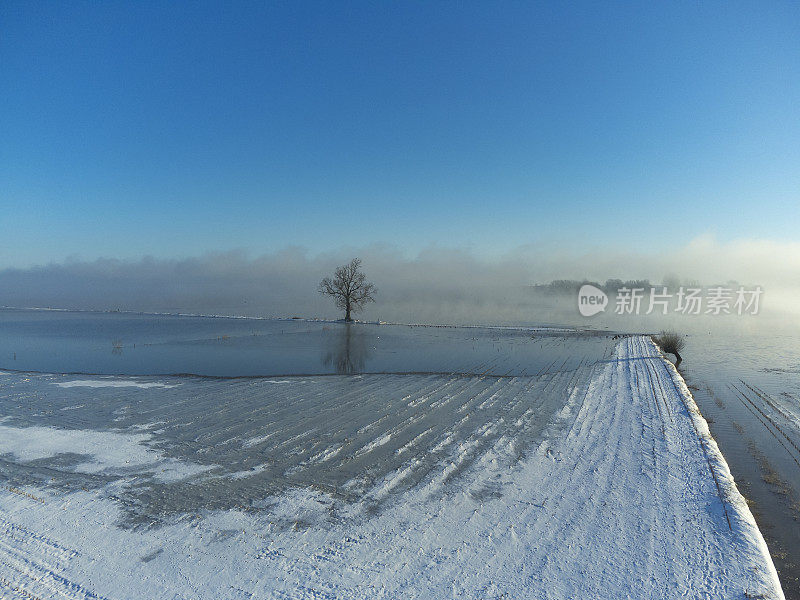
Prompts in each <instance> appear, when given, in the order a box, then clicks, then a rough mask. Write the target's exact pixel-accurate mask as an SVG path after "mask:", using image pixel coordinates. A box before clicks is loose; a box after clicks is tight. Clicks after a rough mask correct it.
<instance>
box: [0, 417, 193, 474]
mask: <svg viewBox="0 0 800 600" xmlns="http://www.w3.org/2000/svg"><path fill="white" fill-rule="evenodd" d="M150 437H151V436H150V435H149V434H146V433H141V434H131V433H118V432H114V431H92V430H69V429H56V428H54V427H36V426H33V427H10V426H7V425H0V455H3V454H13V455H14V457H15V458H16V459H18V460H19V461H22V462H23V463H27V462H30V461H35V460H41V459H45V458H53V457H56V456H57V455H59V454H77V455H81V456H82V457H83V458H82V460H81V461H80V462H78V463H77V464H75V465H74V466H73V467H72V470H73V471H75V472H78V473H102V474H106V475H108V474H118V473H124V472H131V471H134V470H135V471H137V472H142V471H152V472H154V473H155V477H156V478H157V479H160V480H162V481H174V480H179V479H184V478H186V477H190V476H192V475H195V474H197V473H200V472H203V471H205V470H207V467H204V466H202V465H194V464H191V463H184V462H181V461H178V460H175V459H173V458H166V457H164V456H163V455H161V454H160V453H159V452H157V451H155V450H152V449H150V448H148V447H147V446H146V445H145V442H147V441H148V440H149V439H150Z"/></svg>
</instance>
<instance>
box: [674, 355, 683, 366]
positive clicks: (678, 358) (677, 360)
mask: <svg viewBox="0 0 800 600" xmlns="http://www.w3.org/2000/svg"><path fill="white" fill-rule="evenodd" d="M673 354H674V355H675V364H676V365H679V364H680V362H681V361H682V360H683V359H682V358H681V355H680V354H678V353H677V352H673Z"/></svg>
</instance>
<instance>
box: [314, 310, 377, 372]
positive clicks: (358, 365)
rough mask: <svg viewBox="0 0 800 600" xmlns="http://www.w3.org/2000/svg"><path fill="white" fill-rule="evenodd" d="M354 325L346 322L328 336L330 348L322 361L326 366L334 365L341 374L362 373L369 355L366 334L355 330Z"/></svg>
mask: <svg viewBox="0 0 800 600" xmlns="http://www.w3.org/2000/svg"><path fill="white" fill-rule="evenodd" d="M354 327H355V326H353V325H351V324H350V323H346V324H343V325H342V326H340V327H337V328H336V330H335V331H332V332H330V334H328V335H327V336H326V337H327V338H328V348H327V350H326V352H325V354H324V355H323V357H322V362H323V363H324V364H325V366H326V367H333V369H334V370H335V371H336V373H338V374H339V375H353V374H355V373H362V372H363V371H364V364H365V362H366V359H367V358H368V357H369V351H368V347H367V339H366V336H365V335H364V334H363V333H362V332H359V331H353V329H354Z"/></svg>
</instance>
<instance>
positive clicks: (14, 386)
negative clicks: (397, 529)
mask: <svg viewBox="0 0 800 600" xmlns="http://www.w3.org/2000/svg"><path fill="white" fill-rule="evenodd" d="M12 317H13V318H6V319H5V320H4V321H3V323H2V328H3V330H4V333H5V335H4V336H3V340H4V341H3V342H2V343H3V356H4V357H6V354H7V352H8V350H9V349H10V348H11V347H12V346H15V347H17V348H20V350H19V352H18V358H17V361H16V363H17V364H16V365H9V364H8V362H9V361H8V360H7V358H4V360H5V364H4V366H15V367H18V368H22V367H23V366H28V368H33V367H35V368H37V370H42V371H44V370H47V369H48V368H52V366H53V365H56V364H58V365H61V367H60V369H61V370H76V371H93V370H97V368H96V367H94V366H93V365H94V363H93V362H92V361H94V360H95V359H97V360H98V361H99V363H100V366H101V369H103V370H111V368H112V367H111V366H116V368H117V369H119V370H123V369H128V370H130V371H132V372H135V371H137V370H144V369H148V370H152V371H176V372H180V371H190V370H194V369H195V366H196V368H197V370H200V371H202V372H207V373H210V374H216V373H220V374H225V375H231V374H236V373H239V372H243V373H247V374H254V373H256V372H258V370H259V369H260V370H261V371H262V372H265V371H266V372H271V373H272V376H271V377H263V378H258V377H256V378H239V379H217V378H198V377H153V376H152V375H151V376H147V377H141V378H133V379H131V378H104V377H103V376H99V375H67V376H65V375H53V374H31V373H21V372H11V373H4V374H0V416H2V417H3V418H4V420H3V422H2V424H0V426H2V427H3V428H6V429H4V431H6V432H7V433H8V434H9V436H10V435H14V436H17V439H21V438H19V436H28V438H36V436H39V438H40V439H42V441H43V443H44V439H43V438H46V437H48V431H49V432H51V433H50V434H49V437H51V438H52V439H50V440H49V441H48V442H47V444H46V446H47V447H49V448H51V451H49V452H47V451H45V452H42V451H39V452H38V454H36V453H34V454H30V453H28V454H27V455H26V454H25V453H21V452H22V450H21V446H20V447H18V448H14V447H12V448H7V447H5V446H2V444H0V476H2V477H3V478H4V479H5V480H6V481H7V482H8V484H9V485H13V486H18V487H23V486H25V485H35V486H49V487H51V488H53V489H58V490H63V491H69V490H77V489H80V488H87V489H101V488H102V489H103V490H105V493H108V494H112V495H113V497H114V498H115V499H116V501H117V502H119V504H120V505H121V506H122V507H123V509H124V513H125V515H126V519H127V522H128V523H129V524H131V525H133V524H147V523H151V522H161V521H162V520H164V519H169V518H171V517H174V516H180V515H187V514H194V513H197V512H198V511H200V510H203V509H230V508H240V509H243V510H263V509H268V508H269V505H270V502H272V501H273V500H271V498H275V497H277V496H278V495H280V494H283V493H285V492H286V491H287V490H288V489H292V488H302V489H312V490H319V491H323V492H325V493H326V495H327V496H328V497H330V498H332V502H333V503H332V504H331V506H330V507H329V511H332V512H336V511H339V510H340V509H341V508H342V507H345V506H352V505H354V504H355V505H357V506H359V507H361V509H362V511H361V512H360V514H364V515H368V514H371V513H372V512H374V511H376V510H380V509H381V507H382V506H384V504H385V503H386V502H387V501H390V500H391V499H392V497H393V496H394V495H395V494H401V493H403V492H404V491H405V490H408V489H409V488H411V487H413V486H417V485H419V484H421V483H424V484H425V485H426V486H428V487H427V488H426V489H430V491H431V493H432V494H446V493H448V490H449V489H450V486H451V484H452V483H453V482H455V481H459V482H462V483H463V485H464V486H466V489H467V490H468V492H469V493H470V494H472V495H473V496H475V497H476V498H484V497H491V496H496V495H498V494H500V493H502V490H501V489H499V488H498V487H497V486H494V485H493V484H492V483H491V482H490V481H485V480H481V481H478V480H475V479H471V478H470V477H469V476H468V474H469V473H471V472H473V467H474V466H475V465H476V463H477V461H481V462H480V464H482V465H486V464H492V465H494V468H500V469H503V468H505V469H507V468H508V467H509V466H512V465H513V464H515V463H516V461H518V460H519V458H520V457H521V456H522V455H523V454H524V453H525V452H526V451H527V449H529V448H530V447H531V446H532V444H534V442H535V441H536V440H538V439H540V438H541V435H542V431H543V429H544V428H545V427H546V426H547V425H548V424H549V423H552V422H553V420H554V415H555V414H556V413H557V412H558V411H559V410H560V409H561V408H562V407H563V405H564V403H565V401H566V400H567V398H568V397H569V395H570V394H576V393H584V392H585V388H586V385H587V383H588V381H589V379H590V377H591V374H592V372H593V370H594V369H595V368H596V366H595V365H597V364H598V361H602V360H604V359H605V358H607V357H608V356H609V355H610V353H611V352H612V350H613V347H614V345H615V343H616V341H615V340H614V339H613V337H612V336H607V335H589V334H582V333H554V332H550V333H541V332H532V331H515V330H491V329H469V328H431V327H407V326H385V325H380V326H377V325H363V324H356V325H350V326H348V325H344V324H339V323H307V322H292V321H255V322H253V321H246V322H242V321H239V320H229V319H202V318H194V319H191V318H188V319H176V318H174V317H152V316H151V317H138V316H133V317H131V316H123V315H96V316H90V315H74V314H68V315H55V316H52V315H44V316H43V317H41V316H40V315H33V316H32V317H31V316H30V315H26V314H20V313H17V314H12ZM162 323H163V327H162V326H161V325H162ZM181 327H183V329H181ZM50 328H52V330H51V329H50ZM224 332H228V333H224ZM112 340H122V348H121V353H120V354H114V353H112V351H113V350H119V348H114V345H113V344H112ZM133 340H136V342H135V343H136V348H133V343H134V341H133ZM46 348H50V349H51V350H53V352H52V353H49V354H48V353H46V352H44V349H46ZM40 352H44V355H40V354H39V353H40ZM12 362H13V359H12ZM600 364H604V363H600ZM188 365H191V366H188ZM365 371H371V372H372V373H364V372H365ZM292 372H294V373H309V372H310V373H320V375H312V376H300V377H293V376H283V377H277V376H276V375H278V374H284V375H285V374H287V373H292ZM340 375H346V376H340ZM123 383H124V384H125V385H122V384H123ZM53 427H55V428H58V429H59V430H61V433H59V432H56V433H53V430H52V429H48V428H53ZM115 435H116V436H119V440H118V443H115V442H114V441H113V440H112V439H110V438H113V437H114V436H115ZM26 439H27V438H26ZM37 443H38V442H35V441H34V442H31V444H32V446H31V448H32V449H33V450H35V449H36V444H37ZM137 444H140V445H142V447H143V449H144V451H143V452H139V453H135V454H136V455H137V457H138V458H137V460H136V461H134V462H131V461H130V460H129V459H127V462H126V458H125V454H126V453H125V452H122V453H120V452H115V451H114V446H115V445H118V446H119V448H128V451H126V452H127V454H131V452H130V448H131V447H132V445H137ZM26 447H27V446H26ZM15 452H16V453H15ZM115 457H117V458H115ZM184 475H185V476H184ZM109 483H113V484H114V485H112V486H110V487H109V486H108V484H109ZM348 514H354V513H348Z"/></svg>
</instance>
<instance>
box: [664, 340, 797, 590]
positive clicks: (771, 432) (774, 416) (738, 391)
mask: <svg viewBox="0 0 800 600" xmlns="http://www.w3.org/2000/svg"><path fill="white" fill-rule="evenodd" d="M683 357H684V361H683V364H682V365H681V368H680V370H681V372H682V374H683V376H684V378H685V379H686V380H687V383H688V384H689V386H690V388H691V389H692V393H693V394H694V396H695V399H696V400H697V404H698V406H699V407H700V410H701V411H702V412H703V415H704V416H705V417H706V419H707V420H708V422H709V427H710V429H711V433H712V434H713V436H714V439H716V440H717V443H718V444H719V446H720V449H721V450H722V453H723V454H724V456H725V459H726V460H727V462H728V464H729V465H730V467H731V471H732V473H733V476H734V478H735V479H736V483H737V485H738V487H739V490H740V491H741V492H742V493H743V494H744V496H745V497H746V498H747V500H748V502H749V504H750V508H751V510H752V511H753V514H754V515H755V517H756V520H757V521H758V524H759V528H760V529H761V531H762V533H763V534H764V537H765V538H766V541H767V545H768V546H769V549H770V553H771V554H772V557H773V560H774V562H775V566H776V568H777V569H778V573H779V576H780V578H781V583H782V585H783V589H784V592H785V594H786V597H787V598H800V343H799V342H798V339H797V337H795V336H791V335H785V334H775V333H772V334H769V335H766V334H762V335H753V334H749V335H746V336H745V335H734V334H719V333H716V334H714V335H693V336H690V337H689V338H688V339H687V347H686V351H685V352H684V353H683Z"/></svg>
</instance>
